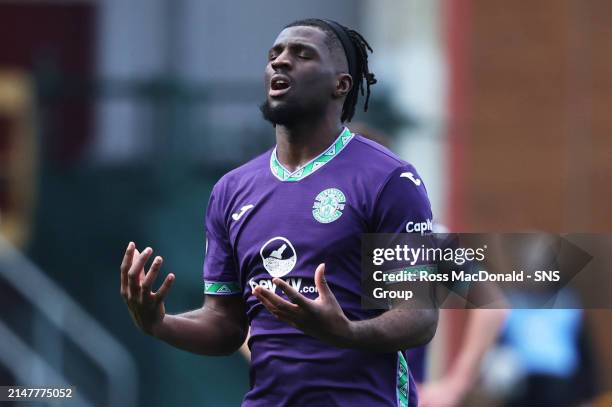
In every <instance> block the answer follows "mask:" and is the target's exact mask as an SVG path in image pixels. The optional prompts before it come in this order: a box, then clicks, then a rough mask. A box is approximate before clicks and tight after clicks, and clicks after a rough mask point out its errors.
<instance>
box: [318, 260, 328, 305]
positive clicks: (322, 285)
mask: <svg viewBox="0 0 612 407" xmlns="http://www.w3.org/2000/svg"><path fill="white" fill-rule="evenodd" d="M315 285H316V286H317V291H318V292H319V296H320V297H321V299H327V298H329V297H330V296H332V292H331V290H330V289H329V286H328V285H327V280H326V279H325V263H321V264H319V266H318V267H317V269H316V270H315Z"/></svg>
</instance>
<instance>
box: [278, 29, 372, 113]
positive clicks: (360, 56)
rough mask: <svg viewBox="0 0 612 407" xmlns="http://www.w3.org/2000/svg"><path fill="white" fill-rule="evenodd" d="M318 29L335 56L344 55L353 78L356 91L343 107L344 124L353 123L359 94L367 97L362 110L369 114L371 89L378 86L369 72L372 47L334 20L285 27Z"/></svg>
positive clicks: (348, 97)
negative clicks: (375, 85) (323, 33)
mask: <svg viewBox="0 0 612 407" xmlns="http://www.w3.org/2000/svg"><path fill="white" fill-rule="evenodd" d="M297 26H307V27H317V28H319V29H321V30H323V32H325V34H326V40H327V41H326V43H327V46H328V47H329V49H330V51H332V52H338V51H340V52H344V54H345V55H346V59H347V62H348V68H349V73H350V75H351V76H352V78H353V87H352V89H351V90H350V91H349V93H348V95H346V99H345V101H344V105H343V106H342V116H341V118H340V119H341V121H343V122H350V121H351V119H352V118H353V115H354V114H355V106H356V105H357V100H358V99H359V93H361V95H362V96H363V95H364V90H365V103H364V107H363V110H364V111H365V112H367V111H368V101H369V100H370V86H371V85H374V84H375V83H376V78H375V77H374V73H372V72H370V68H369V66H368V51H370V52H374V51H373V50H372V47H370V44H368V42H367V41H366V40H365V38H363V36H362V35H361V34H360V33H358V32H357V31H355V30H352V29H350V28H347V27H345V26H343V25H342V24H339V23H337V22H335V21H331V20H321V19H318V18H307V19H303V20H297V21H294V22H292V23H291V24H288V25H286V26H285V28H288V27H297Z"/></svg>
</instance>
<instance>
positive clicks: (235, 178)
mask: <svg viewBox="0 0 612 407" xmlns="http://www.w3.org/2000/svg"><path fill="white" fill-rule="evenodd" d="M271 152H272V149H269V150H266V151H265V152H264V153H263V154H260V155H258V156H257V157H255V158H253V159H252V160H250V161H248V162H246V163H245V164H242V165H241V166H239V167H237V168H234V169H233V170H231V171H229V172H227V173H226V174H225V175H223V176H222V177H221V178H220V179H219V181H217V183H216V184H215V186H214V187H213V191H212V192H213V194H215V195H218V196H226V195H227V194H228V193H231V192H232V191H236V190H239V189H240V188H241V187H242V186H244V185H248V184H249V183H251V182H252V181H253V180H254V179H257V178H258V177H260V176H261V175H262V174H265V173H266V171H269V167H270V154H271Z"/></svg>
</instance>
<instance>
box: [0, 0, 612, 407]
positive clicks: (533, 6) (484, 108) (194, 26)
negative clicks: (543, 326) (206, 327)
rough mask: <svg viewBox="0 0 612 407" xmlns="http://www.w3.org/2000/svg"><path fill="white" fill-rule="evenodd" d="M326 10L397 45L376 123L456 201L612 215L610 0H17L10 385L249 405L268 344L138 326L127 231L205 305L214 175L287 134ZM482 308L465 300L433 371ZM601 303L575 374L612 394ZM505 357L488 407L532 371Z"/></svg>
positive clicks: (533, 215) (3, 71)
mask: <svg viewBox="0 0 612 407" xmlns="http://www.w3.org/2000/svg"><path fill="white" fill-rule="evenodd" d="M304 17H327V18H332V19H336V20H338V21H340V22H342V23H344V24H345V25H348V26H351V27H354V28H357V29H358V30H359V31H361V32H362V33H363V34H364V35H365V37H366V38H367V39H368V41H369V42H370V44H371V45H372V47H373V48H374V51H375V52H374V54H373V56H372V57H371V64H372V70H373V71H374V72H375V73H376V75H377V77H378V78H379V84H378V85H376V86H375V87H374V88H373V101H372V102H371V106H372V108H371V112H369V113H368V114H367V115H359V117H358V118H357V119H356V120H355V121H357V122H360V123H359V125H360V126H364V125H366V126H369V127H370V128H371V129H375V130H372V132H373V133H375V134H378V135H379V136H380V135H383V136H380V137H386V138H387V140H388V142H389V143H390V144H391V146H392V148H393V149H394V150H395V151H396V152H398V153H399V154H400V155H401V156H402V157H403V158H405V159H407V160H409V161H411V162H412V163H413V164H414V165H415V166H416V167H417V168H419V170H420V173H421V175H422V177H423V178H424V179H425V181H426V183H427V186H428V190H429V194H430V198H431V201H432V204H433V207H434V213H435V214H436V216H437V219H438V221H440V222H442V223H444V224H446V225H448V226H449V227H450V228H451V229H452V230H454V231H480V232H484V231H504V232H510V231H524V230H543V231H550V232H567V231H574V232H594V233H596V232H609V231H610V230H612V217H610V216H609V208H610V202H612V114H611V110H610V108H611V106H612V74H611V73H612V53H611V52H610V50H611V49H612V2H610V1H607V0H539V1H533V2H524V1H523V2H519V1H502V0H427V1H425V0H405V1H393V0H385V1H381V0H336V1H333V2H330V1H323V0H313V1H308V2H306V1H300V2H298V1H280V0H274V1H272V0H267V1H263V2H252V1H247V0H241V1H238V0H233V1H224V2H221V1H212V0H130V1H121V0H100V1H93V0H92V1H86V0H81V1H70V0H62V1H59V0H58V1H51V0H47V1H26V0H22V1H18V0H15V1H6V0H3V1H0V242H1V243H0V307H1V308H0V384H2V385H8V384H22V385H28V384H30V385H32V384H40V385H42V384H60V383H64V382H65V383H68V384H71V385H75V386H76V387H77V394H78V396H79V398H80V399H79V405H96V406H98V405H100V406H102V405H107V406H120V405H125V406H136V405H148V406H167V405H196V404H197V405H201V406H221V405H238V404H239V403H240V400H241V398H242V395H243V394H244V392H245V391H246V390H247V388H248V371H247V364H246V362H245V361H244V360H243V359H242V358H241V357H240V356H239V355H234V356H232V357H229V358H202V357H196V356H192V355H190V354H187V353H184V352H181V351H177V350H174V349H172V348H170V347H169V346H167V345H165V344H162V343H159V342H157V341H155V340H153V339H151V338H149V337H146V336H144V335H143V334H141V333H140V332H138V331H137V329H136V328H135V327H134V326H133V324H132V322H131V320H130V318H129V315H128V312H127V310H126V308H125V305H124V303H123V301H122V299H121V297H120V296H119V270H118V268H119V263H120V260H121V256H122V253H123V251H124V249H125V246H126V244H127V242H128V241H130V240H133V241H135V242H136V243H137V244H138V245H139V247H145V246H146V245H150V246H152V247H154V248H155V249H156V252H157V253H159V254H161V255H163V256H164V258H165V266H164V270H165V271H166V272H168V271H172V272H174V273H176V275H177V280H176V284H175V286H174V288H173V290H172V292H171V294H170V296H169V299H168V302H167V308H168V309H169V311H170V312H178V311H182V310H185V309H187V308H194V307H197V306H199V305H200V304H201V301H202V283H201V266H202V261H203V252H204V226H203V224H204V211H205V208H206V203H207V200H208V194H209V192H210V189H211V187H212V185H213V184H214V182H215V181H216V180H217V179H218V178H219V177H220V176H221V175H222V174H223V173H225V172H226V171H228V170H229V169H231V168H234V167H235V166H238V165H240V164H241V163H243V162H245V161H247V160H248V159H249V158H251V157H254V156H255V155H257V154H259V153H260V152H263V151H264V150H266V149H267V148H269V147H271V146H272V145H273V142H274V138H273V134H274V133H273V130H272V128H271V127H270V126H269V125H268V124H266V123H265V122H263V120H261V119H260V114H259V110H258V107H257V106H258V104H259V103H260V102H261V101H262V100H263V85H262V76H263V68H264V65H265V60H266V58H265V56H266V51H267V49H268V48H269V46H270V45H271V44H272V42H273V40H274V38H275V36H276V35H277V33H278V32H279V31H280V30H281V28H282V27H283V26H284V25H285V24H287V23H289V22H290V21H293V20H295V19H298V18H304ZM611 266H612V265H611ZM611 288H612V287H611ZM464 315H465V314H464V313H463V312H461V311H453V312H449V313H447V314H446V315H445V319H447V322H446V323H445V325H444V329H442V330H441V331H440V333H439V335H438V336H437V337H436V340H435V344H434V345H433V346H434V349H435V351H434V352H430V354H431V355H432V356H431V358H430V359H431V360H430V365H431V369H430V371H431V374H432V375H434V376H435V375H439V374H440V372H443V371H444V366H447V365H448V363H450V361H451V360H452V356H453V354H454V353H453V352H454V350H456V348H457V347H458V346H459V344H460V340H459V338H460V337H461V336H460V332H461V331H462V327H463V324H462V321H463V319H464ZM579 317H580V319H581V320H582V321H583V323H584V329H582V330H581V333H580V334H578V332H570V333H568V334H567V335H568V338H570V342H569V343H570V345H569V346H568V349H570V352H574V353H575V355H574V353H572V355H574V356H575V357H574V359H575V363H569V364H566V365H564V366H565V367H564V369H565V370H564V371H562V372H561V376H562V377H563V378H564V379H567V380H569V378H572V377H577V376H582V377H583V378H584V377H586V378H587V379H588V382H589V384H590V385H589V386H587V387H588V389H586V390H585V393H584V394H585V396H584V397H585V398H587V399H590V400H595V402H594V403H595V404H593V405H612V401H610V395H609V394H610V393H609V392H610V391H611V390H612V346H610V345H611V344H612V341H611V339H610V338H612V323H611V322H612V318H611V317H612V314H611V313H610V311H608V310H601V311H592V310H591V311H587V312H584V313H580V315H579ZM542 318H543V319H544V320H545V319H546V315H545V314H544V316H543V317H542ZM539 334H541V332H540V333H536V332H532V331H529V330H528V329H526V332H525V335H527V336H529V335H533V336H537V335H539ZM545 337H546V335H543V336H540V337H538V338H542V339H539V340H541V341H543V342H542V343H541V344H540V345H541V347H543V348H546V347H547V343H546V342H544V341H545V339H544V338H545ZM578 339H580V340H578ZM537 340H538V339H536V341H537ZM585 349H586V353H585V352H584V351H585ZM584 354H587V355H590V356H588V357H585V356H581V355H584ZM494 359H495V361H492V362H490V363H487V364H485V369H484V370H483V381H482V384H483V385H482V386H479V387H478V389H476V390H475V391H474V394H473V395H471V396H470V398H469V400H468V401H467V402H466V403H467V404H466V405H474V406H478V405H483V406H484V405H492V406H495V405H500V406H501V405H504V403H505V397H506V394H507V392H508V391H510V392H512V391H515V390H516V389H517V388H518V387H514V386H515V383H518V382H513V381H512V380H515V379H516V377H517V376H520V371H521V370H520V368H516V366H515V365H516V363H515V362H516V360H515V359H512V357H507V355H506V356H503V357H499V355H498V357H497V358H494ZM570 359H571V358H570ZM487 369H489V370H487ZM517 369H518V370H517ZM517 372H519V373H517ZM504 383H506V387H510V389H509V390H508V389H507V388H506V389H504ZM508 383H510V385H508ZM570 383H571V382H570ZM516 386H518V384H516ZM606 395H607V396H606ZM606 397H608V398H606ZM606 400H607V401H606ZM75 405H76V404H75ZM585 405H588V404H585Z"/></svg>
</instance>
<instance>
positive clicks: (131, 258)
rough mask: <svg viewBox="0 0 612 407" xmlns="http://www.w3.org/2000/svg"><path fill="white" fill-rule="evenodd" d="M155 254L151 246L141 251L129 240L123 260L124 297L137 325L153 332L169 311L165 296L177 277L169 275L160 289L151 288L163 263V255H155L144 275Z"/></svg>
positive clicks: (122, 281) (122, 282) (122, 285)
mask: <svg viewBox="0 0 612 407" xmlns="http://www.w3.org/2000/svg"><path fill="white" fill-rule="evenodd" d="M152 254H153V249H151V248H150V247H147V248H146V249H144V251H143V252H142V253H139V252H138V250H137V249H136V245H135V244H134V243H133V242H130V243H129V244H128V247H127V249H126V251H125V255H124V256H123V261H122V263H121V296H122V297H123V299H124V300H125V302H126V304H127V306H128V309H129V311H130V315H131V316H132V319H133V320H134V323H135V324H136V326H138V327H139V328H140V329H142V330H143V331H144V332H146V333H147V334H150V335H154V331H155V328H156V326H158V325H159V324H160V323H161V322H162V320H163V319H164V316H165V314H166V310H165V307H164V298H166V295H167V294H168V291H169V290H170V287H171V286H172V283H173V281H174V278H175V276H174V274H172V273H170V274H168V275H167V276H166V278H165V280H164V282H163V283H162V285H161V287H160V288H159V290H157V292H153V291H152V287H153V283H154V282H155V279H156V278H157V275H158V274H159V269H160V268H161V265H162V263H163V259H162V258H161V257H160V256H157V257H155V259H153V263H152V264H151V267H150V268H149V271H148V272H147V273H146V274H145V269H144V266H145V264H146V262H147V260H149V258H150V257H151V255H152Z"/></svg>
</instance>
